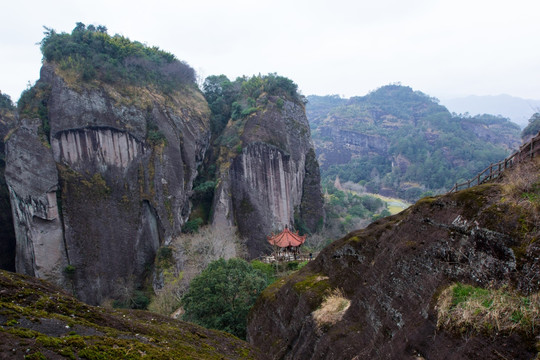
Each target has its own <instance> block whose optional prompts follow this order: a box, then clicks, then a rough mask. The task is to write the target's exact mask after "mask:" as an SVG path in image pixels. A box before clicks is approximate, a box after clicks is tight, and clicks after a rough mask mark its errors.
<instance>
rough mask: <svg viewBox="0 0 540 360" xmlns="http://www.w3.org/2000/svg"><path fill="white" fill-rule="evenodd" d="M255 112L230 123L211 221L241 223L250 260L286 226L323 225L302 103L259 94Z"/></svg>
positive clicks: (310, 228) (317, 177) (315, 167)
mask: <svg viewBox="0 0 540 360" xmlns="http://www.w3.org/2000/svg"><path fill="white" fill-rule="evenodd" d="M251 81H253V79H252V80H251ZM255 101H256V102H255V105H256V106H255V107H253V109H254V110H253V112H252V113H251V114H249V115H247V116H245V117H243V118H241V119H237V120H232V119H231V120H230V121H229V123H228V125H227V127H226V129H225V130H224V132H223V135H222V139H233V140H231V142H230V143H229V144H227V145H225V146H224V145H222V146H221V147H220V156H219V160H218V164H219V170H218V173H219V175H218V179H219V180H218V186H217V188H216V193H215V197H214V205H213V219H212V221H213V223H215V224H229V225H233V224H234V225H237V226H238V230H239V232H240V234H241V236H242V237H244V238H245V239H246V240H247V247H248V251H249V255H250V256H251V257H257V256H260V255H261V254H262V253H263V252H268V251H267V250H268V244H267V241H266V236H268V235H270V234H271V232H272V231H278V230H279V231H280V230H281V229H283V228H284V227H285V226H289V227H294V226H296V227H303V228H304V230H305V231H315V230H316V229H317V226H319V225H321V224H322V221H323V214H322V195H321V190H320V175H319V167H318V163H317V161H316V159H315V152H314V150H313V145H312V143H311V137H310V130H309V124H308V122H307V118H306V115H305V108H304V105H303V103H302V102H301V101H300V99H298V98H294V97H292V96H274V95H272V94H268V93H267V92H263V93H260V95H259V96H258V98H257V99H256V100H255ZM222 141H223V142H224V140H222Z"/></svg>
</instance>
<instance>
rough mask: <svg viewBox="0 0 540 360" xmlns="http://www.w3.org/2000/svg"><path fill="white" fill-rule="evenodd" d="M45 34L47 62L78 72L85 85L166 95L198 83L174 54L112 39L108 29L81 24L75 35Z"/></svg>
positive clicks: (52, 31)
mask: <svg viewBox="0 0 540 360" xmlns="http://www.w3.org/2000/svg"><path fill="white" fill-rule="evenodd" d="M45 30H46V31H45V37H44V38H43V40H42V41H41V51H42V53H43V58H44V60H45V61H48V62H54V63H56V64H58V65H59V67H60V69H61V70H64V71H72V72H74V73H75V76H76V77H77V78H78V79H80V80H82V81H83V82H91V81H92V80H94V79H99V80H100V81H103V82H105V83H111V84H131V85H154V86H156V87H158V88H159V89H160V90H162V91H165V92H170V91H172V90H174V89H175V88H178V87H179V86H182V85H187V84H194V83H195V71H194V70H193V69H192V68H191V67H190V66H189V65H187V64H186V63H185V62H182V61H179V60H178V59H176V57H175V56H174V55H173V54H171V53H168V52H166V51H163V50H160V49H159V48H157V47H149V46H146V45H144V44H141V43H140V42H137V41H131V40H129V39H128V38H126V37H124V36H120V35H114V36H110V35H109V34H107V28H106V27H105V26H101V25H100V26H97V27H95V26H93V25H88V26H86V25H85V24H83V23H81V22H79V23H77V26H76V27H75V28H74V29H73V31H72V32H71V34H67V33H57V32H56V31H55V30H53V29H49V28H45Z"/></svg>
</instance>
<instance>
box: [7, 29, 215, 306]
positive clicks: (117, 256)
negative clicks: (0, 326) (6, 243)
mask: <svg viewBox="0 0 540 360" xmlns="http://www.w3.org/2000/svg"><path fill="white" fill-rule="evenodd" d="M42 51H43V54H44V64H43V67H42V69H41V76H40V79H39V80H38V81H37V82H36V84H35V85H34V86H33V87H32V88H31V89H29V90H27V91H26V92H25V93H24V94H23V95H22V96H21V100H20V101H19V108H20V109H19V111H20V118H21V121H20V122H19V124H18V127H17V128H16V130H15V131H14V132H13V134H11V136H10V137H9V140H8V141H7V149H6V163H7V164H6V181H7V184H8V186H9V192H10V198H11V204H12V208H13V215H14V217H15V223H16V224H17V226H16V234H17V262H16V270H17V272H21V273H24V274H28V275H33V276H37V277H41V278H47V279H49V280H51V281H53V282H54V283H56V284H59V285H62V286H63V287H64V288H67V289H70V290H71V291H73V293H74V294H76V295H77V297H78V298H80V299H81V300H83V301H85V302H88V303H90V304H98V303H100V302H102V301H103V300H104V299H106V298H117V297H118V296H120V295H119V293H121V292H123V291H124V292H125V290H122V289H128V290H130V289H131V290H133V289H134V288H140V287H141V286H142V283H143V281H144V279H145V277H147V276H148V275H149V271H150V270H151V267H152V264H153V262H154V258H155V255H156V250H157V249H158V247H159V246H161V245H163V244H167V243H168V242H169V241H170V240H171V238H172V237H174V236H176V235H177V234H179V233H180V232H181V229H182V226H183V224H184V223H185V222H186V221H187V218H188V215H189V212H190V202H189V195H190V191H191V189H192V184H193V180H194V178H195V177H196V175H197V172H196V169H197V167H198V165H199V164H200V163H201V162H202V160H203V157H204V154H205V151H206V149H207V147H208V144H209V141H210V128H209V109H208V105H207V103H206V101H205V99H204V97H203V95H202V94H201V92H200V91H199V90H198V89H197V87H196V85H195V82H194V71H193V69H191V68H190V67H189V66H187V65H186V64H184V63H182V62H180V61H178V60H176V59H175V58H174V56H172V55H171V54H168V53H165V52H163V51H161V50H159V49H157V48H148V47H146V46H144V45H142V44H140V43H137V42H131V41H129V40H128V39H126V38H123V37H120V36H118V35H116V36H114V37H113V36H109V35H108V34H106V32H104V31H103V29H101V30H99V29H97V30H96V29H95V28H93V27H90V26H89V27H88V28H85V26H84V24H80V23H79V24H78V25H77V28H75V29H74V30H73V32H72V33H71V34H57V33H55V32H54V31H52V30H51V31H50V32H49V33H47V35H46V37H45V39H44V40H43V41H42Z"/></svg>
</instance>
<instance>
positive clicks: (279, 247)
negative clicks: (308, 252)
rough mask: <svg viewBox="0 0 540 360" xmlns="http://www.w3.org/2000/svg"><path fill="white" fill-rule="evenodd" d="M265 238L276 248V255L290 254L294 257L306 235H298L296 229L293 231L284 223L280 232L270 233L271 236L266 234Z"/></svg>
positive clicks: (288, 255)
mask: <svg viewBox="0 0 540 360" xmlns="http://www.w3.org/2000/svg"><path fill="white" fill-rule="evenodd" d="M267 239H268V242H269V243H270V245H272V247H273V248H274V249H275V250H276V251H275V253H276V255H277V256H278V257H279V256H287V257H290V256H291V255H292V256H293V257H294V258H295V259H296V255H297V254H298V253H299V249H300V246H302V244H303V243H304V242H305V241H306V235H300V234H298V231H296V232H295V233H294V232H292V231H290V230H289V228H288V227H287V225H285V228H284V229H283V231H282V232H280V233H279V234H276V235H274V234H273V233H272V236H268V237H267Z"/></svg>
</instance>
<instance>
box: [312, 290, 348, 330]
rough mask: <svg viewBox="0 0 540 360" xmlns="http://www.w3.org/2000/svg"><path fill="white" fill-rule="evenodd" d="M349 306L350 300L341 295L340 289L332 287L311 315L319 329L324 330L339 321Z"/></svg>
mask: <svg viewBox="0 0 540 360" xmlns="http://www.w3.org/2000/svg"><path fill="white" fill-rule="evenodd" d="M349 306H351V301H350V300H349V299H347V298H345V296H344V295H343V291H342V290H341V289H334V290H333V291H332V292H331V293H330V294H329V295H327V296H326V297H325V298H324V300H323V302H322V304H321V306H320V308H318V309H317V310H315V311H314V312H313V313H312V314H311V315H312V316H313V319H314V320H315V323H316V324H317V327H318V329H319V330H325V329H328V328H329V327H331V326H332V325H335V324H336V323H337V322H339V321H341V319H342V318H343V315H345V312H346V311H347V309H348V308H349Z"/></svg>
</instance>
